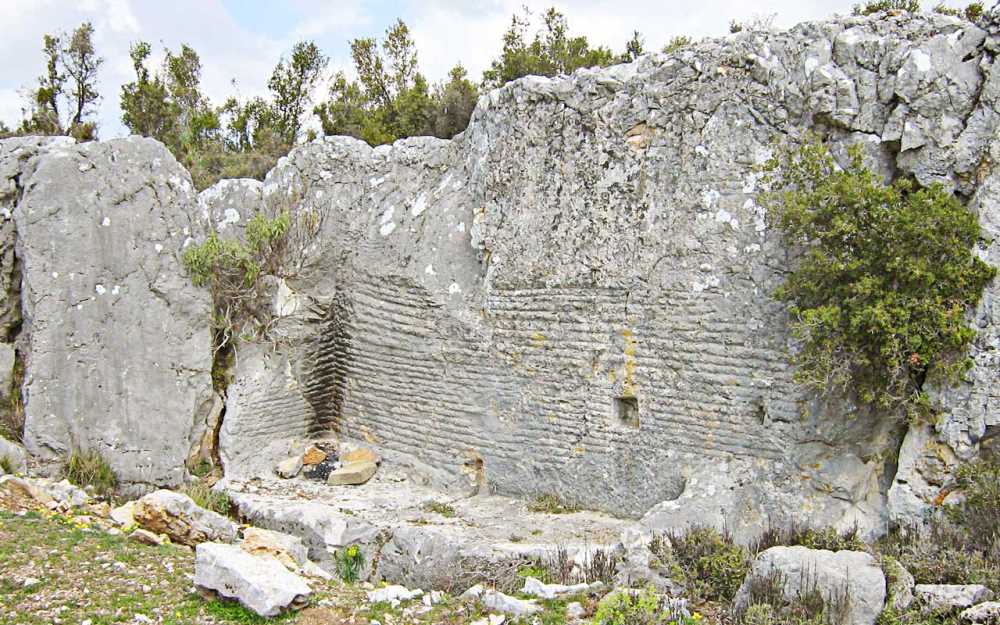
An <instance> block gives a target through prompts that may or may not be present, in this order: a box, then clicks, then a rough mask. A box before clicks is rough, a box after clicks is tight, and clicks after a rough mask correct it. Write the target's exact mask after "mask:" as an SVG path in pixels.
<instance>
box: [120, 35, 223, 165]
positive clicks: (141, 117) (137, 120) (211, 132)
mask: <svg viewBox="0 0 1000 625" xmlns="http://www.w3.org/2000/svg"><path fill="white" fill-rule="evenodd" d="M150 53H151V47H150V45H149V44H148V43H146V42H144V41H139V42H137V43H135V44H133V45H132V47H131V49H130V56H131V57H132V65H133V67H134V68H135V73H136V79H135V80H134V81H133V82H130V83H127V84H125V85H122V91H121V98H120V104H121V110H122V122H123V123H124V124H125V126H126V127H127V128H128V129H129V130H130V131H131V132H133V133H135V134H139V135H143V136H146V137H153V138H154V139H157V140H159V141H161V142H163V144H164V145H166V146H167V147H168V148H169V149H170V151H171V152H173V153H174V156H176V157H177V160H179V161H181V162H182V163H185V164H187V165H189V164H190V160H191V159H190V156H191V153H192V152H196V151H198V150H201V149H204V148H205V147H206V145H207V144H208V143H209V142H210V141H212V140H214V139H216V138H217V136H218V131H219V126H220V123H219V116H218V113H217V112H216V111H215V109H214V108H213V107H212V105H211V103H210V102H209V100H208V98H206V97H205V96H204V95H203V94H202V92H201V60H200V59H199V57H198V53H197V52H195V51H194V50H193V49H192V48H190V47H189V46H187V45H181V49H180V52H179V53H177V54H174V53H173V52H171V51H169V50H167V52H166V56H165V58H164V61H163V68H162V70H161V71H160V72H157V73H150V71H149V69H148V68H147V67H146V61H147V59H148V58H149V55H150Z"/></svg>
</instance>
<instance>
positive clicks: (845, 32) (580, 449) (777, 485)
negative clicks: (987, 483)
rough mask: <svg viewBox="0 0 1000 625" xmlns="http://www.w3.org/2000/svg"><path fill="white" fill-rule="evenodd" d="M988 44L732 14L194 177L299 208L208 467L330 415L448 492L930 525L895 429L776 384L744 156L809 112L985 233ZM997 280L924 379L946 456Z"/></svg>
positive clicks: (936, 485)
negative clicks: (570, 67) (363, 135)
mask: <svg viewBox="0 0 1000 625" xmlns="http://www.w3.org/2000/svg"><path fill="white" fill-rule="evenodd" d="M991 28H992V27H991ZM996 44H997V39H996V35H995V34H994V33H992V32H989V31H987V30H984V29H983V28H980V27H979V26H976V25H974V24H971V23H969V22H967V21H961V20H958V19H953V18H949V17H946V16H939V15H919V16H913V15H892V16H887V15H881V16H876V17H850V18H838V19H833V20H829V21H825V22H817V23H808V24H802V25H800V26H797V27H795V28H793V29H792V30H790V31H787V32H760V31H754V32H745V33H741V34H739V35H736V36H734V37H729V38H726V39H717V40H706V41H703V42H699V43H696V44H692V45H690V46H686V47H684V48H682V49H680V50H679V51H678V52H676V53H673V54H670V55H650V56H645V57H642V58H641V59H639V60H638V61H637V62H635V63H632V64H629V65H621V66H616V67H611V68H607V69H604V70H584V71H580V72H577V73H576V74H574V75H573V76H570V77H560V78H555V79H545V78H534V77H529V78H525V79H522V80H519V81H515V82H514V83H511V84H509V85H506V86H505V87H503V88H501V89H498V90H495V91H493V92H490V93H489V94H487V95H485V96H484V97H483V98H482V100H481V102H480V103H479V106H478V107H477V109H476V112H475V114H474V115H473V119H472V123H471V125H470V126H469V128H468V130H467V131H466V132H465V133H463V134H462V135H460V136H459V137H457V138H456V139H455V140H453V141H438V140H434V139H427V138H420V139H408V140H404V141H400V142H397V143H396V144H394V145H392V146H382V147H379V148H375V149H372V148H370V147H368V146H367V145H364V144H362V143H360V142H358V141H354V140H351V139H345V138H326V139H322V140H318V141H316V142H313V143H311V144H309V145H307V146H303V147H301V148H298V149H296V150H294V151H293V152H292V153H291V154H290V155H289V156H288V158H287V159H285V160H283V161H282V162H281V163H280V164H279V165H278V167H277V168H276V169H275V170H274V171H272V172H271V173H270V174H269V176H268V178H267V180H266V181H265V182H264V184H263V186H262V188H261V189H260V201H259V202H257V201H256V200H255V201H254V202H251V203H249V204H247V207H248V208H247V209H246V210H243V209H241V208H240V206H239V204H238V202H234V201H232V200H230V199H226V198H228V197H229V196H230V195H231V194H232V193H233V192H234V191H233V189H232V188H231V186H230V185H229V184H228V183H227V185H226V186H225V187H224V188H223V187H220V188H218V189H214V190H209V191H206V192H204V193H203V194H202V196H201V201H202V202H203V204H204V206H205V207H206V209H207V212H208V214H210V215H214V216H215V217H212V219H214V220H215V222H214V223H213V224H212V225H214V226H215V227H223V221H225V222H226V223H225V228H226V231H227V232H228V231H229V229H231V228H237V227H239V224H242V223H244V222H245V221H246V219H248V218H249V217H250V215H251V214H252V211H254V210H265V211H276V210H279V209H280V207H283V206H294V207H295V210H296V214H297V215H300V216H308V223H309V224H313V225H314V226H315V227H314V228H313V230H312V232H313V234H311V235H310V236H309V237H307V242H306V243H305V244H304V245H302V246H301V250H303V253H302V254H299V255H297V256H296V257H295V260H294V262H292V263H291V265H292V267H293V270H292V271H289V272H288V275H287V276H285V278H284V281H283V282H282V287H281V288H282V289H284V290H283V291H282V294H281V295H280V296H279V295H278V294H277V293H276V295H275V300H274V302H275V306H274V310H273V312H274V314H275V316H276V323H275V324H274V331H275V333H276V335H277V336H279V337H281V339H282V341H283V343H282V344H283V345H285V346H286V347H283V348H282V349H279V350H277V351H272V350H264V349H260V348H258V347H257V346H246V347H244V348H241V351H240V358H239V359H238V362H239V364H238V366H237V371H236V376H235V381H234V384H233V385H232V386H231V387H230V392H229V394H228V397H227V410H226V422H225V424H224V425H223V430H222V433H221V434H222V435H221V437H220V440H221V445H222V448H221V450H220V452H221V456H222V458H223V461H224V462H225V464H226V470H227V472H229V471H231V472H233V474H234V475H241V474H242V475H250V474H254V473H255V472H257V469H256V467H255V466H254V463H256V462H259V461H260V460H261V457H262V455H265V454H261V453H258V452H259V451H260V450H265V452H266V450H268V449H272V448H273V449H275V450H276V451H282V450H281V449H278V448H279V447H280V445H278V444H276V443H275V442H274V441H275V439H276V438H277V439H281V438H287V439H294V438H297V437H303V436H306V435H308V434H309V433H310V432H321V431H326V430H329V429H331V428H332V429H335V430H337V431H339V432H340V433H341V434H342V435H344V436H346V437H348V438H355V439H359V440H366V441H368V442H369V443H371V444H374V445H376V446H378V449H379V451H380V452H381V453H382V454H383V456H385V457H386V458H389V459H392V460H396V459H398V458H402V459H405V461H406V462H409V463H411V465H412V466H414V467H415V468H422V469H426V473H425V475H426V476H427V479H428V480H429V481H431V482H432V483H434V484H436V485H438V486H441V487H444V488H448V489H451V490H452V491H453V492H456V493H471V492H476V491H478V490H479V489H481V488H483V487H484V486H485V487H487V488H488V489H489V490H490V491H491V492H500V493H505V494H511V495H520V496H535V495H539V494H545V493H553V492H555V493H560V495H561V496H563V497H564V498H566V499H567V500H569V501H571V502H573V503H577V504H579V505H582V506H586V507H596V508H600V509H607V510H614V511H615V512H616V513H620V514H628V515H633V516H640V515H647V516H646V519H645V522H644V523H645V525H646V527H647V528H649V529H655V530H659V531H663V530H666V529H670V528H673V527H678V526H682V525H687V524H690V523H692V522H699V523H705V522H709V523H712V524H715V525H718V526H720V527H721V526H723V525H725V526H727V527H728V528H729V529H730V530H732V531H734V532H735V533H736V535H737V537H739V538H742V539H746V538H748V537H750V536H752V535H754V534H756V533H757V532H758V531H760V530H761V529H762V528H763V527H764V526H765V525H766V524H767V522H768V520H769V519H770V520H771V521H772V522H780V521H781V520H797V521H799V522H803V523H810V524H822V525H827V524H831V525H836V526H838V527H843V528H846V527H849V526H852V525H854V524H858V525H859V526H860V527H861V529H862V531H863V533H866V534H871V533H877V532H880V531H882V529H883V528H884V527H885V525H886V521H887V520H888V517H889V516H893V517H896V518H899V519H901V520H905V519H910V520H913V519H915V518H917V517H919V515H921V514H922V513H923V511H924V510H925V509H926V508H927V507H928V506H929V505H931V504H932V503H933V502H934V501H935V499H936V498H937V497H938V495H939V494H940V489H941V487H942V486H943V485H942V484H941V483H940V481H939V478H938V477H937V475H936V474H935V470H936V467H935V466H934V465H933V460H932V458H931V454H923V453H910V451H909V450H917V448H918V447H919V446H918V445H914V444H913V442H912V439H913V438H914V437H915V436H918V434H915V433H913V432H911V433H910V434H909V435H907V436H908V443H907V445H906V446H904V450H906V453H905V454H903V455H902V456H901V458H900V463H899V466H900V473H899V479H896V480H895V482H894V478H895V477H896V471H895V470H896V466H897V465H896V463H895V458H896V456H897V450H898V449H899V446H900V444H901V442H902V439H903V437H904V434H905V426H903V425H901V424H900V422H899V421H895V420H893V419H891V418H888V419H887V418H885V415H875V414H871V413H870V411H868V410H866V409H864V408H861V407H859V406H856V405H853V404H852V403H851V402H849V401H843V400H836V399H830V400H825V401H820V400H819V399H817V398H815V397H813V396H810V395H807V394H804V393H803V392H802V391H801V390H800V389H798V388H797V387H796V385H795V384H794V382H793V380H792V373H793V372H792V370H791V367H790V366H789V361H788V350H789V347H790V343H789V336H788V333H787V331H786V325H785V324H786V319H785V317H784V314H783V308H782V306H781V305H780V304H778V303H777V302H775V301H774V299H773V298H772V297H771V293H772V291H773V289H774V287H775V286H776V285H777V284H779V283H780V281H781V279H782V277H783V275H784V271H785V270H786V268H787V262H788V261H787V257H786V251H785V250H784V249H783V246H782V245H781V244H780V240H779V237H778V235H777V233H775V232H773V231H772V230H771V229H770V228H769V227H768V225H767V221H766V219H765V215H764V213H763V209H762V208H761V207H760V205H759V204H758V203H757V201H756V199H757V198H756V196H757V193H758V192H759V191H760V177H759V174H758V172H757V170H756V167H757V165H758V164H760V163H761V162H762V161H764V160H765V159H766V158H767V157H768V156H769V155H770V154H771V153H772V148H773V145H774V143H775V142H776V141H792V142H794V141H797V140H799V139H800V138H801V137H802V136H803V135H804V133H805V132H806V131H814V132H817V133H819V134H820V135H822V136H823V137H824V138H825V139H826V140H827V141H828V142H829V143H830V144H831V145H832V146H833V148H834V152H835V153H836V154H838V155H843V154H844V152H845V149H846V147H847V146H848V145H851V144H854V143H859V142H860V143H861V144H862V145H863V146H864V147H865V150H866V153H867V158H868V160H869V162H870V163H871V164H872V166H873V167H875V168H876V169H877V170H878V171H880V172H883V173H884V174H886V175H907V176H912V177H914V178H916V179H917V180H918V181H919V182H921V183H923V184H930V183H933V182H942V183H943V184H945V185H947V186H949V187H952V188H954V189H955V190H956V191H957V192H959V193H960V194H963V195H964V196H966V197H969V198H971V199H972V208H973V210H976V211H977V212H978V213H979V214H980V216H981V220H982V221H983V223H984V226H986V228H987V230H988V231H989V228H991V227H992V226H990V225H989V224H990V223H992V222H993V221H998V223H1000V217H997V216H996V215H994V213H996V206H997V203H996V201H995V199H996V198H997V193H1000V183H998V184H996V185H995V184H993V183H992V182H991V180H992V177H993V175H994V174H993V173H992V172H993V168H992V166H991V165H990V163H992V162H996V160H995V159H994V158H993V156H992V153H993V152H994V151H997V150H1000V145H998V143H997V141H996V139H995V135H996V133H995V129H996V128H997V123H998V116H997V113H996V108H997V107H996V106H995V104H996V103H997V101H998V98H1000V93H998V92H997V85H998V84H1000V83H998V80H1000V77H998V76H997V75H996V72H994V71H993V64H994V52H995V49H996ZM942 94H947V95H946V97H945V96H944V95H942ZM998 156H1000V154H998ZM253 192H254V193H256V190H254V191H253ZM241 193H242V191H241ZM233 211H235V214H234V212H233ZM220 215H221V216H223V217H220ZM982 253H983V254H984V256H986V257H987V258H988V259H990V260H991V262H994V263H995V264H996V263H997V262H998V261H1000V257H997V254H1000V247H997V246H996V244H990V246H989V247H988V248H984V250H983V251H982ZM995 299H996V298H995V294H994V287H991V289H990V292H989V293H987V296H986V298H985V299H984V302H983V305H982V306H981V307H980V310H978V311H977V312H976V323H977V325H978V327H979V328H980V329H981V332H980V338H979V340H978V342H977V344H976V346H975V348H974V350H973V351H974V354H972V355H973V357H974V358H975V359H976V362H977V367H976V369H975V371H976V373H975V374H974V375H972V376H970V377H969V379H968V381H967V382H965V383H963V385H962V386H961V387H960V388H958V389H949V390H946V391H942V393H941V401H942V403H943V405H945V406H947V407H948V409H947V411H946V413H945V414H944V415H943V418H942V419H941V421H940V425H938V426H936V427H935V428H933V429H932V430H929V431H928V432H927V436H928V440H931V441H933V443H934V445H940V446H942V447H943V448H944V449H945V451H946V453H944V454H943V455H942V454H936V455H935V457H937V458H941V457H945V458H947V457H950V456H949V454H951V455H954V456H955V458H956V459H957V460H961V459H963V458H968V457H971V455H973V454H974V453H975V449H976V448H977V446H978V441H979V440H980V439H981V438H982V437H983V436H985V435H986V430H987V429H988V428H990V427H992V426H991V425H990V424H991V423H992V420H993V419H994V418H995V417H994V416H990V415H996V414H1000V411H998V410H991V409H990V408H989V406H990V405H991V402H992V401H993V400H992V399H990V398H991V397H992V394H991V393H992V392H993V391H992V390H991V388H993V386H992V385H991V384H990V382H989V381H990V380H992V379H993V378H994V377H995V374H994V372H995V371H996V367H995V366H993V364H992V360H991V359H992V358H994V357H995V356H994V354H995V353H996V351H995V350H992V349H990V346H991V345H992V344H993V342H995V339H994V337H993V335H994V334H995V333H996V330H995V329H994V324H993V321H992V319H993V316H992V308H993V302H994V301H995ZM914 432H916V431H914ZM947 450H951V451H947ZM917 451H919V450H917ZM286 456H287V453H284V452H282V455H278V454H277V453H276V454H275V455H273V456H271V457H270V458H268V459H267V462H265V463H262V465H263V469H262V470H263V471H267V472H269V471H270V470H271V469H272V467H273V466H274V465H275V463H276V462H278V461H280V460H281V459H283V458H284V457H286ZM949 471H950V469H948V470H946V471H945V472H944V479H945V480H947V476H948V475H950V473H949ZM922 480H923V481H924V482H926V483H927V484H928V485H929V486H928V487H924V486H922V483H923V482H922ZM595 485H597V486H596V487H595ZM890 486H892V488H893V491H892V496H891V497H890V496H889V495H888V491H889V488H890Z"/></svg>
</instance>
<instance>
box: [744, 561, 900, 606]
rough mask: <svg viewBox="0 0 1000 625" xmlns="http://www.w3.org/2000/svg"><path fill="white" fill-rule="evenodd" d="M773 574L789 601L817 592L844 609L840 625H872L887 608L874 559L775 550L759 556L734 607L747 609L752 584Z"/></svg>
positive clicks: (881, 574)
mask: <svg viewBox="0 0 1000 625" xmlns="http://www.w3.org/2000/svg"><path fill="white" fill-rule="evenodd" d="M774 573H778V574H780V578H781V580H782V584H783V585H782V589H783V591H784V595H785V597H786V598H787V599H794V598H796V597H798V596H800V595H803V594H806V593H809V592H812V591H814V590H815V591H819V593H820V594H821V595H822V596H823V598H824V600H825V601H826V602H827V603H828V605H830V606H834V605H837V604H839V605H840V607H841V608H845V609H844V610H843V621H842V623H841V624H840V625H873V624H874V623H875V620H876V619H877V618H878V615H879V614H880V613H881V612H882V609H883V608H884V607H885V597H886V584H885V576H884V574H883V573H882V570H881V569H880V568H879V567H878V565H877V563H876V561H875V559H874V558H873V557H872V556H871V555H869V554H867V553H864V552H861V551H836V552H834V551H826V550H818V549H809V548H807V547H772V548H770V549H767V550H765V551H763V552H761V553H760V554H758V555H757V558H756V559H755V560H754V562H753V564H752V566H751V570H750V572H749V573H747V577H746V579H745V580H744V581H743V585H742V586H741V587H740V589H739V591H738V592H737V593H736V597H735V599H734V603H735V604H736V605H737V606H739V607H743V608H745V607H747V606H748V605H749V602H750V601H751V597H750V588H751V586H752V584H753V580H754V579H763V578H766V577H768V576H769V575H772V574H774ZM845 599H846V603H845Z"/></svg>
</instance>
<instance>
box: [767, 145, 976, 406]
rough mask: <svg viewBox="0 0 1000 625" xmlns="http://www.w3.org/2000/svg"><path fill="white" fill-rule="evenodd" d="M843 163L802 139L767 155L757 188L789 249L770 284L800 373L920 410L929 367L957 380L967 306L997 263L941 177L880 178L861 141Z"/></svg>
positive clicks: (826, 386)
mask: <svg viewBox="0 0 1000 625" xmlns="http://www.w3.org/2000/svg"><path fill="white" fill-rule="evenodd" d="M849 153H850V163H849V164H848V166H847V167H846V168H845V169H843V170H840V169H839V168H837V166H836V165H835V164H834V161H833V158H832V157H831V156H830V153H829V151H828V150H827V148H826V147H825V146H823V145H822V144H820V143H818V142H808V143H806V144H805V145H802V146H801V147H800V148H798V149H796V150H786V151H783V152H781V153H780V154H779V155H778V156H776V157H775V158H773V159H772V160H771V161H770V162H769V163H768V165H767V166H766V169H767V170H768V171H769V172H770V174H769V176H770V177H769V184H771V185H772V188H780V189H781V190H780V191H773V192H771V193H766V194H764V196H763V198H762V201H763V202H764V204H765V205H766V206H767V208H768V211H769V214H770V217H771V219H772V221H773V222H774V223H775V224H776V225H777V226H778V227H779V228H780V229H781V231H782V233H783V235H784V239H785V242H786V244H787V245H788V246H789V247H790V248H791V249H792V250H794V252H796V255H797V259H796V261H795V264H794V269H793V271H792V273H791V275H790V276H789V277H788V279H787V280H786V281H785V282H784V284H782V285H781V287H780V288H779V289H778V290H777V292H776V293H775V295H776V297H777V298H779V299H781V300H784V301H787V302H790V303H791V306H790V313H791V317H792V333H793V336H794V337H795V338H796V339H797V340H798V341H799V342H800V345H801V346H800V349H799V351H798V352H797V354H796V355H795V362H796V364H797V371H796V376H797V379H798V381H799V382H800V383H802V384H804V385H805V386H807V387H810V388H812V389H814V390H817V391H820V392H829V391H836V392H840V393H845V394H846V393H847V392H848V391H850V392H852V393H853V394H855V395H856V396H857V398H858V399H859V400H860V401H862V402H863V403H866V404H871V405H874V406H876V407H878V408H879V409H883V410H887V411H897V410H899V411H902V412H903V413H905V414H906V415H907V416H909V417H911V418H918V417H919V418H928V417H929V416H930V415H931V413H932V406H931V405H930V399H929V397H928V395H927V393H926V392H925V391H924V389H923V386H924V382H925V380H926V379H927V378H928V377H929V376H933V377H934V378H935V379H936V380H938V381H940V382H942V383H954V382H956V381H957V380H959V379H960V378H961V376H962V374H963V373H964V372H965V371H967V370H968V368H969V366H970V360H969V358H968V356H967V353H968V348H969V345H970V344H971V342H972V341H973V339H974V338H975V335H976V333H975V330H974V329H973V328H971V327H969V324H968V323H967V321H966V314H967V312H968V311H969V309H971V308H973V307H974V306H975V305H976V304H977V303H978V302H979V299H980V297H981V296H982V291H983V288H984V287H985V286H986V285H987V283H989V281H990V280H992V279H993V277H994V275H995V274H996V270H995V269H994V268H993V267H991V266H989V265H987V264H986V263H984V262H983V261H982V260H980V259H979V258H978V257H977V256H976V255H975V254H974V253H973V247H974V246H975V245H976V243H977V240H978V239H979V222H978V221H977V219H976V217H975V215H973V214H972V213H970V212H969V211H968V210H966V209H965V207H964V206H963V205H962V204H961V203H960V202H959V201H958V200H957V199H956V198H955V197H954V196H953V195H952V194H951V193H950V192H948V191H947V190H946V189H945V188H944V187H943V186H941V185H939V184H934V185H932V186H930V187H928V188H917V187H916V186H915V185H914V184H913V183H912V182H910V181H908V180H905V179H900V180H897V181H895V182H894V183H892V184H886V183H885V182H884V181H883V180H882V178H881V177H880V176H879V175H878V174H876V173H874V172H872V171H870V170H869V169H867V168H866V167H865V166H864V164H863V162H862V154H861V149H860V147H859V146H853V147H852V148H851V149H850V151H849Z"/></svg>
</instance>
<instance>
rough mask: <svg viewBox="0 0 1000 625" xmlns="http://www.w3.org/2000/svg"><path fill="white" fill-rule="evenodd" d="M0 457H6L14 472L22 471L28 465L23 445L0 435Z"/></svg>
mask: <svg viewBox="0 0 1000 625" xmlns="http://www.w3.org/2000/svg"><path fill="white" fill-rule="evenodd" d="M0 458H6V459H7V462H9V463H10V467H11V469H13V471H14V472H15V473H20V472H23V471H24V470H25V469H26V468H27V466H28V454H27V452H26V451H25V450H24V447H22V446H21V445H18V444H17V443H15V442H12V441H9V440H7V439H6V438H4V437H2V436H0Z"/></svg>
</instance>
